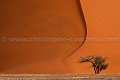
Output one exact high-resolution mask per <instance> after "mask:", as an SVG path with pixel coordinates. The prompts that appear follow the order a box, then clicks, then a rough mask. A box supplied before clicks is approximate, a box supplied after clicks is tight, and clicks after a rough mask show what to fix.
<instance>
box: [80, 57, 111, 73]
mask: <svg viewBox="0 0 120 80" xmlns="http://www.w3.org/2000/svg"><path fill="white" fill-rule="evenodd" d="M106 59H107V58H103V57H102V56H96V55H92V56H86V57H81V59H80V61H79V63H85V62H90V63H91V64H92V67H93V68H94V72H95V74H99V73H100V72H101V71H102V70H105V69H106V68H108V66H109V64H108V63H106Z"/></svg>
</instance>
